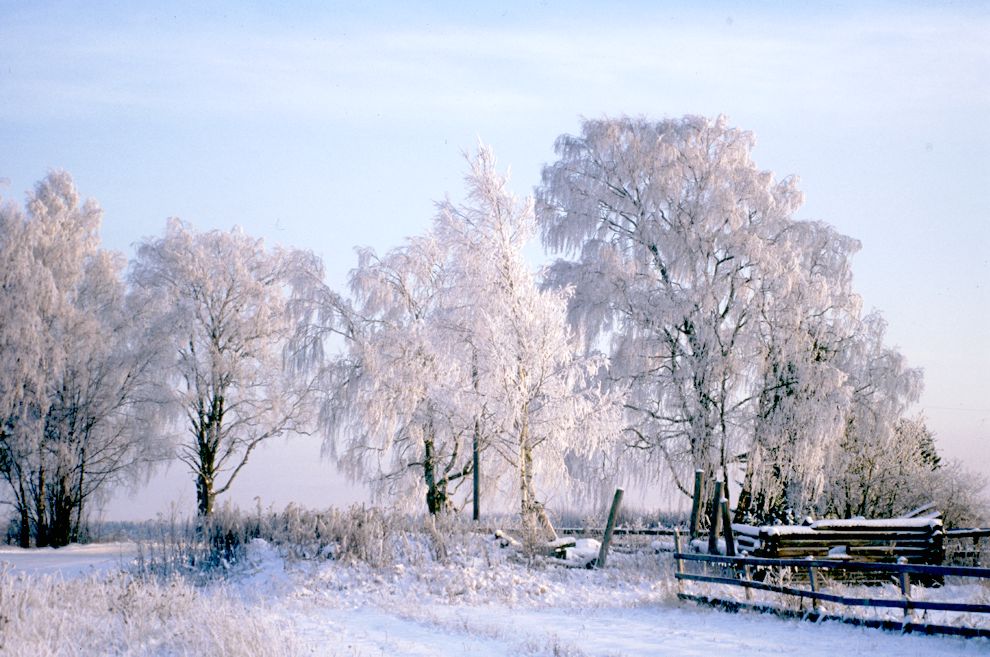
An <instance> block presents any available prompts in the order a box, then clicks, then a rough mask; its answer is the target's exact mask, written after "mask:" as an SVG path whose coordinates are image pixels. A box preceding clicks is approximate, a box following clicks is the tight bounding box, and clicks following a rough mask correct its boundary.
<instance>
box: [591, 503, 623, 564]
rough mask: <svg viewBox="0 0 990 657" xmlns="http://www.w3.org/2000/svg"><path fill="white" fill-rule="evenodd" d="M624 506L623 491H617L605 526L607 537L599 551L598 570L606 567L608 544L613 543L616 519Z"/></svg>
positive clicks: (604, 538)
mask: <svg viewBox="0 0 990 657" xmlns="http://www.w3.org/2000/svg"><path fill="white" fill-rule="evenodd" d="M620 504H622V489H621V488H616V489H615V497H613V498H612V508H611V509H609V512H608V523H606V525H605V536H604V537H603V538H602V547H601V549H600V550H598V562H597V563H596V564H595V565H596V566H597V567H598V568H604V567H605V557H607V556H608V544H609V543H611V542H612V531H613V530H614V529H615V519H616V517H617V516H618V515H619V505H620Z"/></svg>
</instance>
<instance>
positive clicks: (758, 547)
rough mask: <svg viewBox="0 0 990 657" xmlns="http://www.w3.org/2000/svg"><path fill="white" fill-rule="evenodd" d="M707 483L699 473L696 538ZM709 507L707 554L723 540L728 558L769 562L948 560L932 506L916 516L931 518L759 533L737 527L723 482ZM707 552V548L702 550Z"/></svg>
mask: <svg viewBox="0 0 990 657" xmlns="http://www.w3.org/2000/svg"><path fill="white" fill-rule="evenodd" d="M703 490H704V477H703V475H702V472H701V471H700V470H699V471H697V472H696V473H695V480H694V504H693V506H692V508H691V525H690V533H691V538H692V539H694V538H695V537H696V536H698V535H699V533H700V532H699V530H698V527H699V524H700V520H701V518H700V516H701V508H702V502H701V500H702V495H703V493H702V491H703ZM714 492H715V494H714V496H713V499H712V503H711V505H710V514H709V534H708V550H707V551H708V553H709V554H717V553H718V552H720V551H722V549H723V548H722V546H720V545H719V540H718V539H719V536H720V535H721V536H722V537H723V538H724V540H725V545H724V551H725V554H726V555H728V556H736V555H737V554H738V553H743V554H747V555H749V556H751V557H763V558H769V559H805V558H815V559H848V560H853V561H874V562H895V561H898V560H902V559H903V560H904V561H905V562H906V563H914V564H929V565H940V564H941V563H942V562H943V561H944V559H945V532H944V531H943V529H942V521H941V519H940V518H938V517H937V515H938V514H937V513H936V512H933V511H932V510H931V507H930V506H926V507H921V508H919V509H916V510H915V512H912V514H914V513H916V512H918V513H921V512H928V515H927V516H926V517H921V518H918V517H906V518H891V519H883V520H864V519H862V518H856V519H850V520H819V521H817V522H810V523H809V524H807V525H772V526H765V527H757V526H752V525H742V524H732V523H731V522H730V520H729V504H728V501H727V500H726V499H725V498H724V497H723V493H722V482H718V481H717V482H715V491H714ZM702 550H703V548H702Z"/></svg>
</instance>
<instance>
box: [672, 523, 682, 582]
mask: <svg viewBox="0 0 990 657" xmlns="http://www.w3.org/2000/svg"><path fill="white" fill-rule="evenodd" d="M674 572H675V573H676V574H677V575H683V574H684V562H683V561H682V560H681V533H680V532H679V531H677V529H676V528H675V529H674ZM674 579H675V580H676V581H677V592H678V593H683V592H684V582H683V581H682V580H681V578H679V577H676V576H675V577H674Z"/></svg>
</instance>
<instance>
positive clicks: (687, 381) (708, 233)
mask: <svg viewBox="0 0 990 657" xmlns="http://www.w3.org/2000/svg"><path fill="white" fill-rule="evenodd" d="M752 146H753V136H752V135H751V134H750V133H747V132H744V131H741V130H737V129H734V128H729V127H728V126H727V124H726V121H725V119H724V118H719V119H716V120H709V119H705V118H700V117H690V116H689V117H684V118H682V119H675V120H664V121H658V122H649V121H646V120H643V119H631V118H622V119H611V120H596V121H586V122H585V123H584V125H583V130H582V134H581V135H579V136H570V135H564V136H562V137H560V138H559V139H558V140H557V144H556V151H557V155H558V158H559V159H558V160H557V161H556V162H554V163H553V164H551V165H549V166H547V167H546V168H545V169H544V171H543V183H542V186H541V187H540V188H539V190H538V206H537V207H538V217H539V222H540V227H541V231H542V236H543V241H544V244H545V245H546V246H547V247H548V248H549V249H550V250H551V251H552V252H556V253H560V254H563V255H565V256H569V257H570V258H571V259H570V260H560V261H558V262H557V263H555V264H554V265H553V267H552V269H551V271H550V276H549V280H550V282H551V283H552V284H554V285H557V286H568V285H569V286H573V287H574V290H575V291H574V295H573V296H572V298H571V304H570V317H571V321H572V322H573V324H574V325H575V326H577V327H579V328H580V329H581V330H582V331H583V332H584V334H585V336H586V338H587V340H588V341H589V344H590V345H594V344H598V343H605V344H607V346H608V349H609V351H610V354H611V359H612V365H611V375H610V376H611V381H612V384H613V385H614V386H615V387H617V388H624V390H625V395H626V401H625V407H626V410H627V416H628V422H627V429H626V436H627V439H626V443H627V445H628V446H630V447H631V448H634V449H636V450H642V451H644V452H647V453H651V454H656V453H659V454H661V455H662V457H663V458H662V461H663V463H664V464H665V467H666V468H667V469H668V470H669V473H670V475H671V477H672V479H673V481H674V483H675V485H676V486H677V488H678V489H680V490H681V491H683V492H684V493H685V494H688V493H689V483H688V477H690V473H691V472H693V471H694V470H695V469H696V468H698V469H702V470H703V471H704V472H705V474H706V475H707V476H706V480H707V481H708V482H709V484H710V482H713V481H714V480H715V479H716V478H718V479H725V480H727V479H728V476H729V467H730V465H732V464H733V462H734V460H735V457H736V455H737V454H739V453H740V452H743V451H745V449H746V447H747V443H748V438H749V436H750V430H751V427H752V417H753V411H752V407H753V405H754V402H755V399H756V397H757V394H756V393H757V390H755V388H754V386H753V385H752V384H753V379H754V369H753V364H754V363H757V362H759V361H760V354H761V349H762V348H761V343H760V340H759V332H758V331H757V330H756V328H757V325H758V322H759V316H760V310H761V304H762V301H763V297H762V291H761V283H762V281H763V280H764V279H766V278H768V277H775V276H783V277H789V276H792V272H790V271H787V270H786V269H784V268H783V267H782V266H781V264H782V263H781V261H780V260H779V259H778V257H777V253H776V248H775V247H776V244H777V243H778V241H779V240H780V237H781V235H782V233H783V232H784V231H786V229H787V228H788V226H789V225H790V223H791V219H790V218H791V214H792V213H793V212H794V210H795V209H796V208H797V207H798V205H799V204H800V202H801V195H800V193H799V192H798V190H797V188H796V186H795V183H794V181H793V180H792V179H784V180H781V181H777V180H774V178H773V176H772V174H771V173H769V172H767V171H762V170H760V169H758V168H757V167H756V165H755V164H754V163H753V161H752V159H751V158H750V151H751V149H752ZM785 262H786V260H785ZM707 497H708V496H706V498H707Z"/></svg>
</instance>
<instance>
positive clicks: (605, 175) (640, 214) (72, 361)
mask: <svg viewBox="0 0 990 657" xmlns="http://www.w3.org/2000/svg"><path fill="white" fill-rule="evenodd" d="M752 146H753V137H752V135H751V134H749V133H747V132H743V131H740V130H738V129H734V128H730V127H728V126H727V125H726V123H725V120H724V119H722V118H719V119H715V120H709V119H705V118H698V117H684V118H682V119H677V120H664V121H659V122H649V121H646V120H643V119H628V118H622V119H616V120H598V121H587V122H585V123H584V126H583V131H582V133H581V134H580V135H577V136H570V135H565V136H562V137H561V138H560V139H559V140H558V142H557V146H556V151H557V156H558V159H557V161H556V162H554V163H552V164H550V165H548V166H546V167H545V168H544V171H543V180H542V183H541V184H540V186H539V187H538V188H537V189H536V193H535V196H534V197H531V198H527V199H518V198H516V197H515V196H513V195H512V194H511V193H510V192H509V190H508V187H507V179H506V178H505V177H504V176H503V175H501V174H500V173H499V172H498V170H497V168H496V163H495V159H494V156H493V155H492V153H491V151H490V150H489V149H488V148H485V147H480V148H479V150H478V152H477V154H476V155H475V156H473V157H471V158H469V160H468V164H469V170H468V174H467V176H466V178H465V184H466V196H465V199H464V200H463V202H461V203H454V202H452V201H450V200H446V201H443V202H441V203H439V204H438V211H437V215H436V217H435V218H434V221H433V224H432V226H431V227H430V228H429V230H427V231H426V232H425V233H424V234H421V235H417V236H411V237H409V238H408V239H406V241H405V242H404V243H403V244H402V245H401V246H398V247H397V248H395V249H393V250H391V251H388V252H387V253H384V254H378V253H376V252H374V251H372V250H370V249H361V250H359V251H358V263H357V266H356V267H355V269H354V270H353V271H352V273H351V276H350V284H349V288H350V289H349V293H342V292H336V291H334V290H331V289H330V288H328V287H327V286H326V285H325V283H324V281H323V271H322V264H321V263H320V262H319V260H318V258H316V257H315V256H313V255H312V254H311V253H308V252H304V251H299V250H295V249H282V248H274V249H273V248H268V247H266V246H265V245H264V244H263V243H262V242H261V241H260V240H257V239H253V238H250V237H248V236H246V235H244V234H243V233H242V232H240V231H238V230H234V231H232V232H219V231H212V232H207V233H198V232H195V231H194V230H193V229H192V228H191V227H189V226H188V225H186V224H183V223H182V222H180V221H178V220H170V221H169V223H168V225H167V227H166V231H165V234H164V236H163V237H160V238H155V239H149V240H146V241H145V242H143V243H142V244H140V245H139V247H138V249H137V253H136V257H135V259H134V261H133V262H131V263H130V266H129V268H127V269H126V271H125V265H124V262H123V259H122V257H121V256H120V255H119V254H113V253H109V252H107V251H104V250H101V249H100V248H99V243H98V238H97V227H98V224H99V219H100V210H99V208H98V207H97V206H96V205H95V204H94V203H92V202H85V203H83V202H81V201H80V199H79V198H78V195H77V193H76V191H75V189H74V187H73V185H72V181H71V179H70V178H69V177H68V175H66V174H64V173H60V172H56V173H53V174H51V175H49V176H48V177H47V178H46V179H45V180H43V181H42V182H40V183H39V184H38V185H37V186H36V188H35V190H34V193H33V194H31V195H29V198H28V201H27V203H26V205H25V207H24V208H23V209H21V208H20V207H18V206H15V205H13V204H10V203H7V204H4V205H3V206H2V208H0V252H2V258H3V261H4V262H5V263H7V266H6V267H5V269H4V270H3V271H2V272H0V276H2V277H3V278H2V286H3V289H2V296H0V305H2V308H0V360H2V363H0V368H2V369H0V372H2V374H0V476H2V479H3V481H4V482H5V483H6V484H7V486H6V492H5V495H6V497H5V499H7V500H8V501H9V502H10V503H11V504H12V507H13V509H14V511H15V521H16V525H17V527H18V531H19V534H18V536H19V540H20V542H21V544H22V545H28V544H30V542H31V540H32V538H33V539H34V541H35V543H36V544H38V545H46V544H53V545H59V544H64V543H66V542H68V541H70V540H73V539H75V538H76V537H77V536H78V535H79V532H80V531H81V529H82V528H83V527H84V523H85V517H86V510H87V509H88V508H89V506H88V503H89V502H90V501H91V499H92V498H94V497H97V496H99V495H100V494H101V492H102V493H105V492H106V491H107V490H109V489H110V488H111V487H112V486H113V485H115V484H120V483H124V482H127V481H133V480H134V478H135V477H138V476H140V475H141V474H142V473H143V472H146V471H147V470H148V468H149V467H152V466H153V465H154V464H156V463H160V462H162V461H163V460H165V459H170V458H174V459H179V460H181V461H182V462H183V463H185V464H186V465H187V466H188V467H189V469H190V472H191V473H192V475H193V478H194V480H195V485H196V491H197V502H198V508H197V510H198V513H199V514H201V515H209V514H210V513H211V512H212V510H213V506H214V501H215V499H216V497H217V496H218V495H220V494H222V493H223V492H225V491H226V490H228V489H229V487H230V486H231V483H232V482H233V480H234V478H235V477H236V475H237V474H238V472H239V471H240V470H241V468H243V466H244V465H245V463H246V462H247V460H248V458H249V457H250V455H251V453H252V451H253V450H254V449H255V448H256V447H257V446H258V445H259V444H261V443H262V442H264V441H265V440H267V439H270V438H272V437H275V436H280V435H287V434H295V433H309V432H319V433H321V434H322V435H323V436H324V440H325V446H326V452H327V453H328V454H329V455H331V456H332V457H333V458H334V459H335V460H336V462H337V464H338V465H339V466H340V467H342V468H343V469H344V470H345V471H346V472H347V473H348V474H350V475H351V476H353V477H354V478H356V479H360V480H364V481H367V482H369V483H370V485H371V489H372V491H373V492H374V493H375V494H376V495H377V496H379V497H380V498H382V499H383V500H385V499H387V500H390V501H392V502H393V503H397V504H403V505H405V506H406V507H407V508H410V509H425V510H427V511H428V512H429V513H439V512H442V511H443V510H445V509H449V508H452V507H455V506H459V505H460V504H462V503H465V502H466V501H471V500H473V503H474V510H475V514H477V513H478V509H479V504H480V501H481V500H482V499H484V497H485V496H491V497H492V498H496V499H498V500H500V501H506V500H513V501H514V504H516V506H517V508H518V510H519V513H520V516H521V519H522V521H523V523H524V524H526V525H530V526H533V527H536V526H538V525H539V524H541V523H545V522H546V515H545V513H544V503H545V502H547V500H546V499H545V496H546V495H547V494H548V492H549V491H550V490H562V489H567V490H573V491H578V490H580V491H585V492H586V493H587V494H589V495H591V496H594V495H597V494H599V493H600V492H601V491H604V490H606V489H607V488H608V487H609V486H611V485H612V484H614V483H615V482H616V481H619V480H627V479H629V478H633V479H637V480H639V481H641V482H643V483H646V484H655V483H657V482H669V483H670V484H672V485H673V486H674V487H676V488H677V489H679V490H681V491H683V492H684V493H687V492H688V478H689V477H690V476H692V473H693V472H694V471H695V470H696V469H701V470H702V471H704V472H705V473H706V475H707V476H706V481H708V482H710V483H711V482H714V481H716V480H721V481H723V482H726V485H730V484H731V485H732V486H734V489H733V495H734V497H735V498H736V499H737V500H738V504H737V515H738V516H739V517H740V518H756V519H759V520H766V519H769V518H773V517H780V516H783V515H784V514H786V513H797V514H831V515H839V516H849V515H854V514H860V515H862V514H865V515H870V514H889V513H894V512H897V511H901V510H904V508H905V507H908V506H910V505H912V504H914V503H916V502H917V501H919V499H920V498H923V497H925V496H931V495H937V494H938V491H940V490H942V491H944V490H949V488H950V486H949V485H948V484H947V482H949V481H950V480H951V481H952V482H954V483H955V484H958V483H959V481H960V480H959V477H958V476H955V475H951V474H950V472H949V471H950V470H951V469H950V468H946V467H945V466H942V465H941V464H940V463H939V460H938V457H937V455H936V454H935V451H934V444H933V441H932V436H931V434H930V433H929V432H928V431H927V430H926V429H925V427H924V424H923V422H922V421H920V420H918V419H909V418H907V417H905V412H906V411H907V409H908V407H909V406H910V405H911V404H912V403H913V402H914V401H916V400H917V398H918V395H919V394H920V389H921V374H920V372H919V371H917V370H914V369H911V368H909V367H908V366H907V365H906V363H905V361H904V358H903V357H902V356H901V355H900V354H899V353H898V352H897V351H896V350H894V349H891V348H890V347H888V346H886V345H885V343H884V323H883V321H882V319H881V318H880V317H879V316H878V315H876V314H867V315H864V314H862V312H861V310H860V301H859V297H858V296H857V295H856V294H855V292H854V290H853V288H852V274H851V269H850V258H851V256H852V255H853V254H854V253H855V251H856V250H857V249H858V248H859V244H858V243H857V242H856V241H855V240H853V239H851V238H848V237H845V236H843V235H840V234H838V233H837V232H835V230H834V229H832V228H831V227H830V226H827V225H825V224H822V223H815V222H807V221H798V220H796V219H795V218H794V213H795V211H796V210H797V208H798V207H799V205H800V203H801V194H800V192H799V191H798V190H797V187H796V184H795V181H794V180H793V179H785V180H775V179H774V178H773V176H772V174H770V173H769V172H766V171H762V170H760V169H758V168H757V167H756V166H755V164H754V163H753V162H752V160H751V158H750V152H751V149H752ZM537 234H539V236H540V237H541V238H542V242H543V245H544V247H545V248H546V249H547V250H548V251H549V252H550V253H551V254H553V255H556V256H557V257H558V258H559V259H557V260H556V261H555V262H554V263H553V264H552V265H550V266H549V267H548V268H546V269H545V270H543V271H542V272H540V274H539V275H537V274H536V273H534V271H533V268H532V267H531V266H530V264H529V262H528V261H527V258H526V257H525V256H524V253H525V252H526V249H527V245H528V244H529V243H530V242H531V241H532V239H533V238H534V237H535V236H536V235H537ZM968 488H970V489H972V488H973V486H968ZM471 491H473V493H472V492H471ZM482 491H483V492H484V495H481V492H482ZM968 492H970V493H971V492H972V491H971V490H970V491H968ZM955 493H957V494H958V491H955ZM709 497H710V495H709ZM556 501H557V502H565V501H567V500H556Z"/></svg>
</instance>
